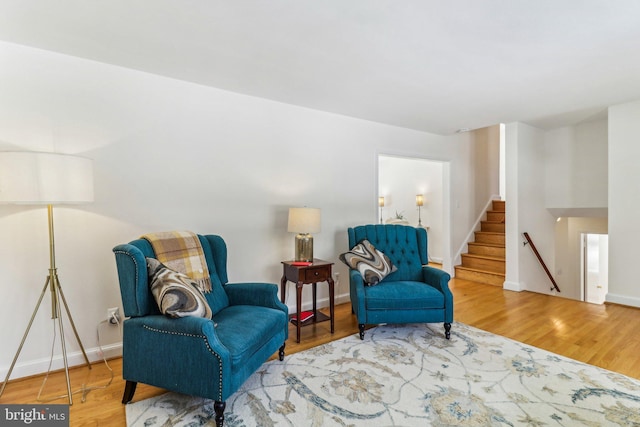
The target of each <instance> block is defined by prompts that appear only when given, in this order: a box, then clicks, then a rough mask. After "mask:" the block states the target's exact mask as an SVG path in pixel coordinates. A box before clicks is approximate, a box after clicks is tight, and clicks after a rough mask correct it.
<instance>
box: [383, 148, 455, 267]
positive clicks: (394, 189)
mask: <svg viewBox="0 0 640 427" xmlns="http://www.w3.org/2000/svg"><path fill="white" fill-rule="evenodd" d="M443 174H444V167H443V163H442V162H436V161H431V160H425V159H416V158H413V159H409V158H404V157H395V156H382V155H381V156H380V157H379V161H378V188H379V192H378V194H379V195H381V196H384V197H385V207H384V208H382V216H383V219H384V220H385V221H386V220H387V219H389V218H395V213H396V211H397V212H398V213H402V214H403V216H404V218H405V219H406V220H407V221H408V222H409V225H412V226H414V227H415V226H417V225H418V207H417V206H416V195H417V194H422V195H423V199H424V206H422V208H421V209H420V211H421V213H420V217H421V219H422V225H423V227H428V229H429V232H428V236H429V258H430V259H432V260H434V261H436V262H442V259H443V255H444V246H443V242H444V239H445V237H446V238H448V237H449V236H448V235H447V236H445V235H444V228H443V220H444V206H443V200H444V185H443Z"/></svg>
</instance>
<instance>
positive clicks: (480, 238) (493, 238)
mask: <svg viewBox="0 0 640 427" xmlns="http://www.w3.org/2000/svg"><path fill="white" fill-rule="evenodd" d="M475 239H476V243H496V244H500V245H504V244H505V238H504V233H496V232H490V231H476V232H475Z"/></svg>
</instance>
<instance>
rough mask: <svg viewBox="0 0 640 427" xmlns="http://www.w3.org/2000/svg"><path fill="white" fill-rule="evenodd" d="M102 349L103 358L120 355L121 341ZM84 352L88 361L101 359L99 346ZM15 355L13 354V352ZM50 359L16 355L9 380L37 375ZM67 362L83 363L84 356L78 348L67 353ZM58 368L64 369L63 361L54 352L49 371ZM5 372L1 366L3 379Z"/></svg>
mask: <svg viewBox="0 0 640 427" xmlns="http://www.w3.org/2000/svg"><path fill="white" fill-rule="evenodd" d="M102 348H103V350H104V358H106V359H112V358H114V357H120V356H122V343H121V342H118V343H115V344H109V345H105V346H103V347H102ZM85 353H86V354H87V358H88V359H89V362H91V363H93V362H98V361H101V360H102V359H103V357H102V351H100V348H99V347H95V348H90V349H85ZM14 355H15V354H14ZM50 361H51V359H50V358H49V357H47V358H42V359H36V360H28V361H25V362H21V361H20V358H19V357H18V361H17V362H16V365H15V366H14V367H13V372H12V373H11V378H9V379H10V380H14V379H16V378H23V377H28V376H32V375H39V374H43V373H45V372H47V370H48V369H49V362H50ZM67 364H68V365H69V367H70V368H71V367H74V366H81V365H84V364H85V361H84V357H83V356H82V351H80V350H78V351H75V352H68V353H67ZM60 369H64V361H63V360H62V355H61V354H56V355H54V356H53V361H52V362H51V371H52V372H53V371H57V370H60ZM7 372H9V366H6V367H3V368H2V369H0V377H1V378H2V379H3V380H4V377H6V376H7Z"/></svg>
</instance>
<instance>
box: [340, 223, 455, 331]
mask: <svg viewBox="0 0 640 427" xmlns="http://www.w3.org/2000/svg"><path fill="white" fill-rule="evenodd" d="M348 233H349V249H350V250H351V249H353V247H354V246H356V245H357V244H358V243H360V242H362V241H363V240H365V239H366V240H368V241H369V242H371V243H372V244H373V246H374V247H375V248H376V249H378V250H380V251H381V252H383V253H384V254H385V255H387V256H388V257H389V259H390V260H391V262H392V263H393V265H395V266H396V267H397V271H395V272H393V273H391V274H389V275H388V276H386V277H385V278H384V279H383V280H381V281H380V282H379V283H378V284H377V285H374V286H367V285H365V282H364V280H363V278H362V275H361V274H360V272H358V271H357V270H352V269H350V270H349V284H350V293H351V305H352V307H353V312H354V313H355V315H356V317H357V319H358V327H359V329H360V339H364V329H365V325H369V324H379V323H437V322H444V329H445V337H446V338H447V339H449V338H450V337H451V332H450V331H451V322H453V295H452V294H451V291H450V290H449V280H450V279H451V276H449V274H448V273H446V272H444V271H442V270H439V269H437V268H433V267H429V266H427V265H426V264H427V263H428V262H429V259H428V257H427V232H426V230H425V229H424V228H414V227H409V226H406V225H388V224H385V225H382V224H377V225H362V226H358V227H354V228H349V229H348Z"/></svg>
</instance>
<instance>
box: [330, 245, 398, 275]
mask: <svg viewBox="0 0 640 427" xmlns="http://www.w3.org/2000/svg"><path fill="white" fill-rule="evenodd" d="M340 261H342V262H344V263H345V264H347V265H348V266H349V268H351V269H353V270H358V271H359V272H360V274H362V277H363V278H364V281H365V283H366V284H368V285H370V286H373V285H376V284H378V282H380V281H381V280H382V279H384V278H385V277H387V276H388V275H389V274H391V273H393V272H394V271H396V270H397V269H398V268H397V267H396V266H395V265H393V264H392V263H391V260H390V259H389V257H388V256H386V255H385V254H383V253H382V252H381V251H379V250H378V249H376V248H375V247H374V246H373V245H372V244H371V242H369V241H368V240H363V241H362V242H360V243H358V244H357V245H355V246H354V247H353V249H351V250H350V251H349V252H345V253H343V254H340Z"/></svg>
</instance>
